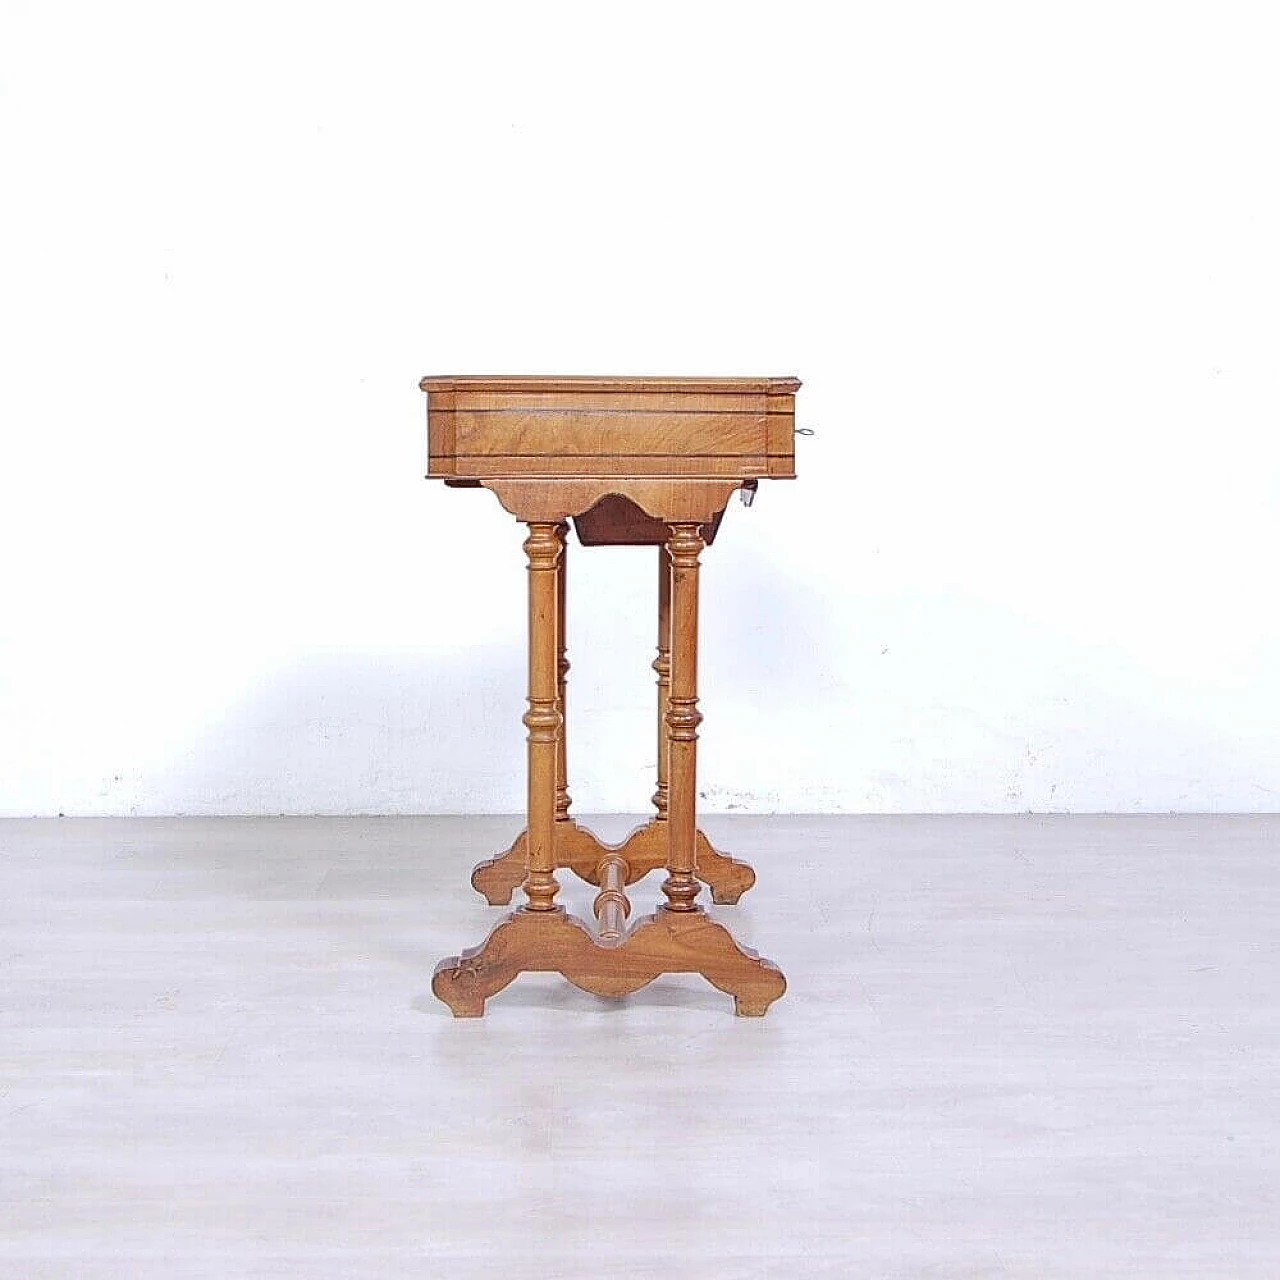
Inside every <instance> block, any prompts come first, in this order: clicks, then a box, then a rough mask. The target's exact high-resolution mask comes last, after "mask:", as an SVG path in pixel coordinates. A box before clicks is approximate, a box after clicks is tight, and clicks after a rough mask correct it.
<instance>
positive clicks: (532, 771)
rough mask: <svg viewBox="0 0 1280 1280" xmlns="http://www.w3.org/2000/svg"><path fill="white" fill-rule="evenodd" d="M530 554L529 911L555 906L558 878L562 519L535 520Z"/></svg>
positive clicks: (529, 541) (526, 717)
mask: <svg viewBox="0 0 1280 1280" xmlns="http://www.w3.org/2000/svg"><path fill="white" fill-rule="evenodd" d="M524 549H525V554H526V555H527V556H528V558H529V710H528V711H526V712H525V713H524V724H525V728H526V729H528V730H529V744H528V755H529V760H528V770H529V777H528V803H527V805H526V812H527V814H528V826H527V827H526V838H527V842H528V854H527V860H528V864H529V871H528V875H527V876H526V877H525V882H524V892H525V897H526V898H527V899H528V901H527V902H526V904H525V906H524V907H523V910H525V911H554V910H555V909H556V907H555V897H556V894H557V893H558V892H559V890H560V886H559V884H558V883H557V882H556V877H555V870H556V830H555V828H556V755H557V753H558V750H559V739H560V712H559V711H558V710H557V701H558V697H557V695H558V686H559V677H558V676H557V674H556V612H557V601H556V597H557V594H558V592H557V586H556V578H557V573H556V569H557V566H558V565H559V562H560V555H561V552H562V551H563V550H564V526H563V525H562V524H545V523H531V524H530V525H529V537H528V538H527V539H526V540H525V544H524Z"/></svg>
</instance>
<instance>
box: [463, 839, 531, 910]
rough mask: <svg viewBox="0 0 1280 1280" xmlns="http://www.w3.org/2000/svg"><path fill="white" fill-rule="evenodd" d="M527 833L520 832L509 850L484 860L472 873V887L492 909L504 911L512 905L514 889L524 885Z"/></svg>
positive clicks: (526, 860)
mask: <svg viewBox="0 0 1280 1280" xmlns="http://www.w3.org/2000/svg"><path fill="white" fill-rule="evenodd" d="M526 837H527V833H526V832H524V831H522V832H521V833H520V834H519V835H518V836H516V838H515V841H514V842H513V843H512V845H511V848H510V849H508V850H507V851H506V853H500V854H498V856H497V857H495V858H487V859H485V861H484V862H479V863H477V864H476V865H475V867H473V868H472V871H471V887H472V888H473V889H474V890H475V891H476V892H477V893H479V894H481V895H482V896H483V898H484V900H485V901H486V902H487V903H488V904H489V905H490V906H491V907H507V906H510V905H511V895H512V894H513V893H514V892H515V890H516V887H517V886H518V885H521V884H523V883H524V877H525V872H526V871H527V869H528V867H527V862H528V850H527V848H526Z"/></svg>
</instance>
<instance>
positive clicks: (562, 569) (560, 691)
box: [556, 521, 573, 822]
mask: <svg viewBox="0 0 1280 1280" xmlns="http://www.w3.org/2000/svg"><path fill="white" fill-rule="evenodd" d="M559 532H560V563H559V565H558V566H557V568H556V709H557V710H558V711H559V712H560V728H559V730H558V733H557V737H556V821H557V822H568V821H569V806H570V805H571V804H572V803H573V799H572V797H571V796H570V795H569V751H568V723H569V722H568V711H567V710H566V703H565V677H566V676H567V675H568V674H569V659H568V658H567V657H566V656H565V600H566V593H567V591H568V586H567V582H568V569H569V539H568V534H569V525H568V522H567V521H563V522H561V524H560V525H559Z"/></svg>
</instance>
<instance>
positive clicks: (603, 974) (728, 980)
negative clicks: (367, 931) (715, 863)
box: [431, 907, 787, 1018]
mask: <svg viewBox="0 0 1280 1280" xmlns="http://www.w3.org/2000/svg"><path fill="white" fill-rule="evenodd" d="M521 973H560V974H562V975H563V976H564V977H565V978H567V979H568V980H569V981H570V982H572V983H573V984H574V986H576V987H579V988H581V989H582V990H583V991H589V992H591V993H592V994H593V995H598V996H609V997H619V996H625V995H629V994H630V993H631V992H633V991H638V990H639V989H640V988H641V987H644V986H647V985H648V984H649V983H650V982H652V981H653V980H654V979H655V978H656V977H658V976H659V975H661V974H664V973H700V974H702V976H703V977H704V978H706V980H707V981H708V982H709V983H711V985H712V986H713V987H716V988H718V989H719V990H721V991H724V992H726V993H727V994H728V995H731V996H733V999H734V1010H735V1012H737V1013H738V1014H740V1015H742V1016H744V1017H760V1016H762V1015H763V1014H764V1012H765V1011H766V1010H767V1009H768V1008H769V1006H770V1005H771V1004H772V1003H773V1002H774V1001H775V1000H777V999H778V997H779V996H781V995H782V993H783V992H784V991H786V989H787V983H786V979H785V978H783V976H782V974H781V973H780V972H779V970H778V968H777V966H776V965H773V964H771V963H770V962H769V961H768V960H763V959H761V958H760V956H758V955H757V954H756V953H755V952H754V951H752V950H750V948H748V947H743V946H740V945H739V944H738V943H737V942H735V941H734V940H733V936H732V935H731V934H730V933H729V931H728V930H727V929H726V928H725V927H724V926H723V925H721V924H717V923H716V922H715V921H714V920H712V919H710V918H709V917H708V916H707V915H705V914H704V913H703V912H702V911H696V910H695V911H680V912H677V911H669V910H667V909H666V908H660V909H659V910H658V911H657V912H656V913H655V914H654V915H651V916H646V917H645V918H644V919H643V920H639V921H637V922H636V924H635V925H634V926H633V927H632V928H631V929H630V930H629V931H628V932H627V934H626V935H625V936H624V937H623V939H622V941H621V943H620V944H619V945H613V946H602V945H600V943H598V942H597V941H596V939H595V938H594V936H593V935H592V934H591V932H590V930H589V929H588V928H587V927H586V925H585V924H583V922H582V921H581V920H579V919H577V917H575V916H570V915H566V914H565V912H564V910H563V908H559V907H557V908H556V909H555V910H554V911H537V912H535V911H526V910H520V911H517V912H515V913H514V914H512V915H509V916H507V918H506V919H505V920H503V921H501V922H500V923H499V924H498V925H497V927H496V928H495V929H494V930H493V932H492V933H491V934H490V935H489V937H488V938H487V939H486V940H485V942H484V943H483V944H481V945H480V946H479V947H473V948H472V949H471V950H469V951H464V952H463V953H462V954H461V955H460V956H454V957H452V958H451V959H448V960H443V961H441V962H440V964H439V965H437V966H436V971H435V974H434V975H433V977H432V979H431V990H432V991H434V992H435V994H436V995H437V996H438V997H439V998H440V999H441V1000H443V1001H444V1003H445V1004H447V1005H448V1006H449V1008H450V1010H451V1011H452V1013H453V1016H454V1017H455V1018H478V1017H480V1016H481V1015H482V1014H483V1013H484V1006H485V1001H486V1000H488V999H489V997H490V996H492V995H495V994H496V993H497V992H499V991H501V990H502V989H503V988H504V987H506V986H508V985H509V984H510V983H511V982H512V981H513V980H514V979H515V978H516V976H517V975H518V974H521Z"/></svg>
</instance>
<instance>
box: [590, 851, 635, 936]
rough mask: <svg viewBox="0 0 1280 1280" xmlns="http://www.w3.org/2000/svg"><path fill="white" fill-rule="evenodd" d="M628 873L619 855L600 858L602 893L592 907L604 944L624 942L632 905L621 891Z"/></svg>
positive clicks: (623, 860)
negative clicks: (623, 938)
mask: <svg viewBox="0 0 1280 1280" xmlns="http://www.w3.org/2000/svg"><path fill="white" fill-rule="evenodd" d="M629 874H630V868H629V867H628V866H627V860H626V859H625V858H623V857H620V856H619V855H618V854H616V853H611V854H608V855H607V856H606V857H604V858H601V860H600V866H599V868H598V870H597V875H598V877H599V880H600V892H599V893H598V894H596V899H595V902H594V903H593V904H592V906H593V908H594V910H595V914H596V925H597V934H596V936H597V938H598V939H599V941H600V942H601V943H608V944H613V945H616V944H617V943H619V942H621V941H622V930H623V927H624V925H625V923H626V919H627V917H628V916H629V915H630V914H631V902H630V900H629V899H628V897H627V895H626V894H625V893H623V891H622V887H623V885H625V884H626V883H627V876H628V875H629Z"/></svg>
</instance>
